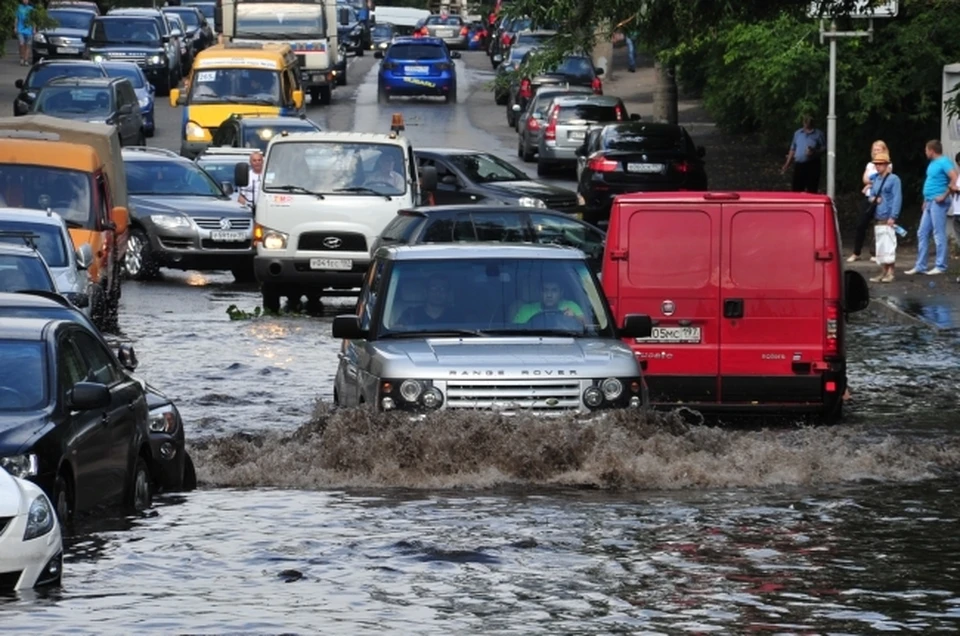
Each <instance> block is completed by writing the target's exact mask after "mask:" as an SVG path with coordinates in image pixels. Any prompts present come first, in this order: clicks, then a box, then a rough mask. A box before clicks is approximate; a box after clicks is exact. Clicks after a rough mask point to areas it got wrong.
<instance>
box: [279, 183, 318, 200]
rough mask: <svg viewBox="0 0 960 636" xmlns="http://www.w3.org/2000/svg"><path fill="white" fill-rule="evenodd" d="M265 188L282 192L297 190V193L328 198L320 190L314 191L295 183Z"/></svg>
mask: <svg viewBox="0 0 960 636" xmlns="http://www.w3.org/2000/svg"><path fill="white" fill-rule="evenodd" d="M264 190H265V191H267V192H270V191H272V190H280V191H281V192H296V193H297V194H312V195H313V196H315V197H317V198H318V199H324V198H326V197H324V196H323V194H322V193H320V192H314V191H313V190H308V189H306V188H304V187H303V186H298V185H293V184H289V183H288V184H284V185H278V186H270V187H269V188H264Z"/></svg>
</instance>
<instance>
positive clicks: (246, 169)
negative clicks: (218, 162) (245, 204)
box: [233, 161, 250, 188]
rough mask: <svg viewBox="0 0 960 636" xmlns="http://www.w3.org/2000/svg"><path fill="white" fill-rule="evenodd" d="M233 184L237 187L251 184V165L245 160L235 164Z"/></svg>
mask: <svg viewBox="0 0 960 636" xmlns="http://www.w3.org/2000/svg"><path fill="white" fill-rule="evenodd" d="M233 184H234V185H235V186H236V187H237V188H246V187H247V186H248V185H250V165H249V164H247V163H246V162H245V161H244V162H241V163H238V164H236V165H235V166H233Z"/></svg>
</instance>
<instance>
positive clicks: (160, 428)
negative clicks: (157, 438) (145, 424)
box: [149, 404, 179, 435]
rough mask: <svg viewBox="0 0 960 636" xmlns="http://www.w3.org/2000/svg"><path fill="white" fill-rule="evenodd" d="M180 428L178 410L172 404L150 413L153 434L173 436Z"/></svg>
mask: <svg viewBox="0 0 960 636" xmlns="http://www.w3.org/2000/svg"><path fill="white" fill-rule="evenodd" d="M178 426H179V423H178V418H177V410H176V408H175V407H174V406H173V405H172V404H165V405H163V406H161V407H158V408H156V409H154V410H152V411H150V419H149V427H150V432H151V433H166V434H168V435H173V434H174V433H176V432H177V427H178Z"/></svg>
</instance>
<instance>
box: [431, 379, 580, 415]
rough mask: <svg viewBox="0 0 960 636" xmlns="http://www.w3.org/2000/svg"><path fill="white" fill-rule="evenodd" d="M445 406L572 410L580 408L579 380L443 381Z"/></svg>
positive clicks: (456, 407)
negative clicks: (444, 382)
mask: <svg viewBox="0 0 960 636" xmlns="http://www.w3.org/2000/svg"><path fill="white" fill-rule="evenodd" d="M445 399H446V405H447V408H449V409H484V410H487V409H502V410H518V411H573V410H577V409H579V408H580V383H579V382H576V381H571V380H554V381H543V382H531V381H530V380H496V381H491V382H483V381H466V382H459V381H453V382H447V391H446V396H445Z"/></svg>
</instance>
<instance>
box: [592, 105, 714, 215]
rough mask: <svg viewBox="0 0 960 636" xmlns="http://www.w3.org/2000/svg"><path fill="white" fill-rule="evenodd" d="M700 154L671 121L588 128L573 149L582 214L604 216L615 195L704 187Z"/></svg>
mask: <svg viewBox="0 0 960 636" xmlns="http://www.w3.org/2000/svg"><path fill="white" fill-rule="evenodd" d="M705 154H706V150H705V149H704V147H703V146H696V145H694V143H693V139H691V138H690V135H689V134H688V133H687V131H686V129H685V128H683V127H682V126H677V125H676V124H660V123H642V122H631V123H623V124H610V125H608V126H604V127H603V128H599V129H595V130H593V131H591V132H590V133H589V134H588V135H587V137H586V139H585V141H584V144H583V145H582V146H581V147H580V148H578V149H577V157H578V164H579V165H578V168H577V171H578V172H579V174H580V177H579V182H578V184H577V192H578V194H579V196H580V198H581V202H582V203H583V204H584V206H585V208H586V211H585V212H584V218H585V219H586V220H589V221H590V222H592V223H598V222H601V221H607V220H609V218H610V206H611V204H612V203H613V198H614V197H615V196H617V195H618V194H625V193H628V192H664V191H674V190H706V189H707V171H706V168H705V166H704V162H703V156H704V155H705Z"/></svg>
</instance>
